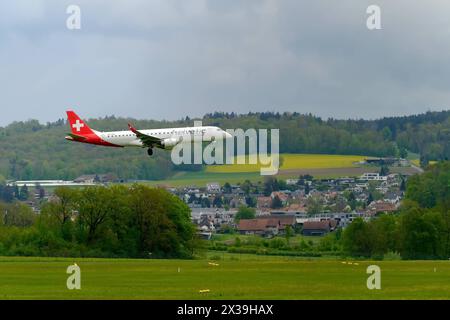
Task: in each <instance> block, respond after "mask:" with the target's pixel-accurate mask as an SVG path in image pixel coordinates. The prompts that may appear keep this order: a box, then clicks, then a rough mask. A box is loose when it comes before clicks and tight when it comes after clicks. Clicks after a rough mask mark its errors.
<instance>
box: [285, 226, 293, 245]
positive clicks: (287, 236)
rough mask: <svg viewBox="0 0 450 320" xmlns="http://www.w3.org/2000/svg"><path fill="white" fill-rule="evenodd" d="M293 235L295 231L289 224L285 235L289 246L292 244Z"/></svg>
mask: <svg viewBox="0 0 450 320" xmlns="http://www.w3.org/2000/svg"><path fill="white" fill-rule="evenodd" d="M293 235H294V231H293V230H292V227H291V226H289V225H288V226H286V229H285V234H284V236H285V238H286V243H287V245H288V246H289V245H290V240H291V238H292V236H293Z"/></svg>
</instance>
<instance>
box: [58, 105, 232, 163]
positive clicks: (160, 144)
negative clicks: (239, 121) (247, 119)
mask: <svg viewBox="0 0 450 320" xmlns="http://www.w3.org/2000/svg"><path fill="white" fill-rule="evenodd" d="M67 117H68V121H69V124H70V128H71V130H72V133H69V134H68V136H66V140H69V141H75V142H82V143H88V144H95V145H99V146H107V147H120V148H123V147H141V148H148V155H149V156H151V155H153V148H160V149H165V150H171V149H173V147H175V146H176V145H177V144H179V143H180V142H182V141H194V142H203V141H217V140H221V139H228V138H232V135H231V134H229V133H228V132H225V131H224V130H222V129H220V128H218V127H184V128H164V129H151V130H137V129H136V128H134V127H133V126H132V125H131V124H128V127H129V130H128V131H114V132H99V131H95V130H93V129H91V128H89V126H88V125H87V124H86V123H85V122H84V121H83V120H82V119H81V118H80V117H79V116H78V115H77V114H76V113H75V112H73V111H72V110H69V111H67Z"/></svg>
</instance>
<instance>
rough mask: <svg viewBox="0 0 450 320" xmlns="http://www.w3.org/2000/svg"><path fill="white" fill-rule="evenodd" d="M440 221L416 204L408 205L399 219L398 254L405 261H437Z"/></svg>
mask: <svg viewBox="0 0 450 320" xmlns="http://www.w3.org/2000/svg"><path fill="white" fill-rule="evenodd" d="M440 225H441V221H440V218H439V216H438V215H436V214H434V213H431V212H429V213H427V212H426V211H424V210H423V209H421V208H419V207H418V206H417V204H414V203H409V204H408V206H407V208H404V214H403V215H402V218H401V219H400V239H401V245H400V253H401V255H402V257H403V258H405V259H437V258H439V257H440V254H439V253H440V252H441V250H442V249H441V248H440V247H441V245H442V242H441V241H440V236H439V233H440V230H441V228H440Z"/></svg>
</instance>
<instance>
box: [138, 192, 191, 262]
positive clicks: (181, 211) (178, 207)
mask: <svg viewBox="0 0 450 320" xmlns="http://www.w3.org/2000/svg"><path fill="white" fill-rule="evenodd" d="M131 205H132V208H133V212H134V213H135V215H136V219H137V220H136V221H137V226H138V234H139V237H138V238H139V241H138V248H139V252H140V255H141V256H143V257H148V256H149V254H151V255H152V256H154V257H189V256H192V254H193V250H194V244H195V243H196V240H195V228H194V226H193V224H192V223H191V221H190V209H189V207H187V206H186V204H185V203H183V202H182V201H181V200H180V199H179V198H178V197H176V196H174V195H172V194H170V193H168V192H167V191H165V190H162V189H152V188H148V187H145V186H142V185H135V186H133V187H132V189H131Z"/></svg>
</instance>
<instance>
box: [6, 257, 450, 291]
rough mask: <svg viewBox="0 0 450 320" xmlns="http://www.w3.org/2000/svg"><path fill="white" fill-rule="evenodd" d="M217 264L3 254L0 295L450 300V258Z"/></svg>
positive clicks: (270, 260)
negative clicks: (374, 274)
mask: <svg viewBox="0 0 450 320" xmlns="http://www.w3.org/2000/svg"><path fill="white" fill-rule="evenodd" d="M73 262H76V263H77V264H78V265H79V266H80V268H81V290H72V291H71V290H68V289H67V288H66V279H67V276H68V275H67V274H66V268H67V266H68V265H70V264H72V263H73ZM217 263H218V266H212V265H210V264H209V260H206V259H203V260H114V259H63V258H8V257H3V258H0V299H187V300H191V299H240V300H242V299H244V300H245V299H449V298H450V261H376V262H369V261H359V262H357V263H358V265H355V264H354V263H353V264H351V265H349V264H343V263H342V261H341V260H324V259H300V258H280V257H258V256H240V255H229V254H227V255H224V258H223V259H222V260H219V261H218V262H217ZM370 264H376V265H379V266H380V268H381V272H382V274H381V286H382V289H381V290H368V289H367V287H366V280H367V277H368V275H367V274H366V268H367V266H368V265H370ZM178 268H179V269H178ZM178 270H179V271H180V272H178ZM200 290H210V291H209V292H208V293H200V292H199V291H200Z"/></svg>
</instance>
